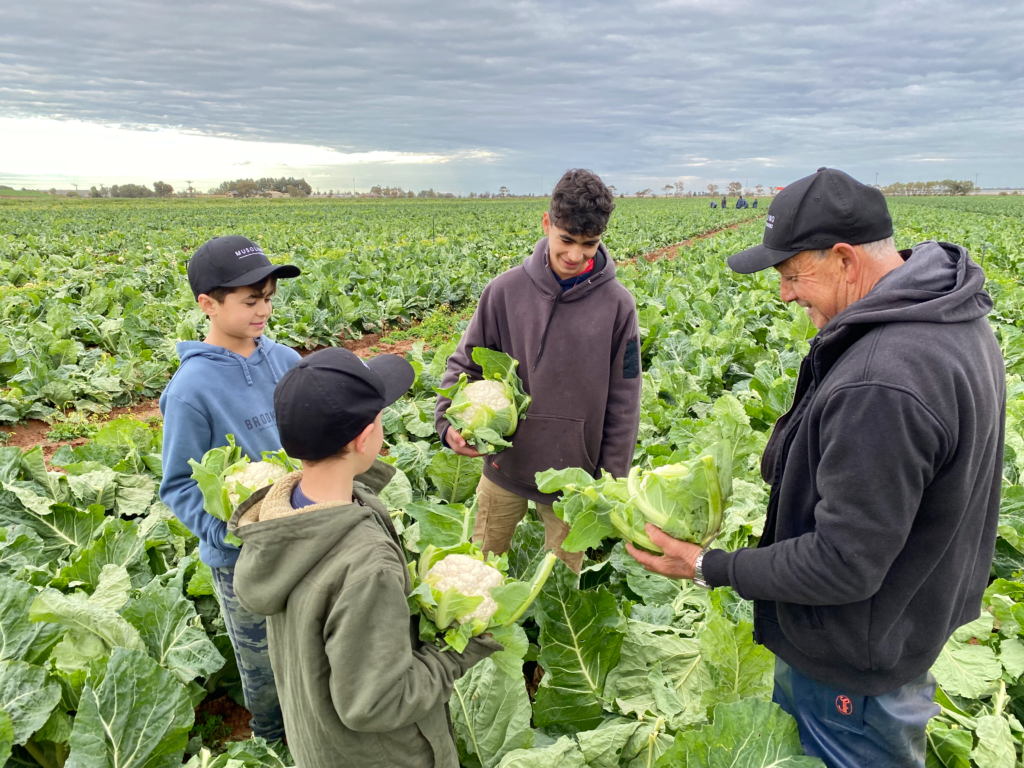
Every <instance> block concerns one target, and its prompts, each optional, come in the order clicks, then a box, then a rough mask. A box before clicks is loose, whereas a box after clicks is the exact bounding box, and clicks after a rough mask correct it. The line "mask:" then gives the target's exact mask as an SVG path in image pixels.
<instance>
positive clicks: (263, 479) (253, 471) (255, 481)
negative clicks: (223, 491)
mask: <svg viewBox="0 0 1024 768" xmlns="http://www.w3.org/2000/svg"><path fill="white" fill-rule="evenodd" d="M287 474H288V469H287V468H285V467H283V466H281V465H280V464H275V463H274V462H271V461H250V462H249V463H248V464H246V465H245V466H244V467H242V468H241V469H237V470H235V471H234V472H232V473H231V474H230V475H228V476H227V477H225V478H224V484H225V485H226V486H227V489H228V498H229V499H230V500H231V504H232V505H236V506H237V504H238V502H239V499H240V497H241V494H239V492H238V489H237V487H236V486H238V485H243V486H245V487H246V488H248V489H249V491H250V492H253V491H257V490H259V489H260V488H262V487H263V486H265V485H271V484H272V483H273V482H274V481H275V480H280V479H281V478H282V477H284V476H285V475H287Z"/></svg>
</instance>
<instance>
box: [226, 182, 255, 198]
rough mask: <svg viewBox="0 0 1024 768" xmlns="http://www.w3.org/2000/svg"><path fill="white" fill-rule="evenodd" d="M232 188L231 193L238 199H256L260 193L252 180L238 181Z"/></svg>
mask: <svg viewBox="0 0 1024 768" xmlns="http://www.w3.org/2000/svg"><path fill="white" fill-rule="evenodd" d="M234 187H235V188H234V190H232V191H234V192H237V193H238V196H239V197H256V195H257V194H259V192H260V189H259V186H257V184H256V182H255V181H253V180H252V179H240V180H239V181H236V182H235V183H234Z"/></svg>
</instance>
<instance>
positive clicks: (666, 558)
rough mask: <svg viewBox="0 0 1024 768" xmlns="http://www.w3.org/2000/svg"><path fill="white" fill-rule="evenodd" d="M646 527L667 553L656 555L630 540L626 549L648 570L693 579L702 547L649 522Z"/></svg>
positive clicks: (655, 541)
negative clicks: (673, 535) (680, 538)
mask: <svg viewBox="0 0 1024 768" xmlns="http://www.w3.org/2000/svg"><path fill="white" fill-rule="evenodd" d="M645 529H646V531H647V535H648V536H650V537H651V541H653V542H654V543H655V544H657V545H658V546H659V547H661V551H662V552H664V553H665V554H663V555H654V554H651V553H650V552H645V551H644V550H642V549H637V548H636V547H634V546H633V545H632V544H630V543H629V542H627V543H626V551H627V552H629V554H631V555H632V556H633V557H634V559H635V560H636V561H637V562H638V563H640V565H642V566H643V567H644V568H646V569H647V570H648V571H653V572H654V573H660V574H661V575H662V576H667V577H668V578H670V579H692V578H693V569H694V566H695V565H696V564H697V556H698V555H699V554H700V553H701V548H700V547H698V546H697V545H696V544H691V543H689V542H688V541H679V540H678V539H673V538H672V537H671V536H669V535H668V534H667V533H665V532H664V531H663V530H661V528H659V527H658V526H656V525H651V524H650V523H647V525H646V526H645Z"/></svg>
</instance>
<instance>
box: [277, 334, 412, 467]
mask: <svg viewBox="0 0 1024 768" xmlns="http://www.w3.org/2000/svg"><path fill="white" fill-rule="evenodd" d="M415 378H416V372H415V371H413V368H412V366H411V365H409V363H408V362H406V360H405V358H404V357H399V356H398V355H377V357H375V358H373V359H372V360H366V361H364V360H361V359H359V358H358V357H356V355H355V354H353V353H352V352H350V351H349V350H347V349H342V348H340V347H331V348H329V349H322V350H320V351H319V352H314V353H313V354H311V355H310V356H309V357H307V358H304V359H302V360H300V361H299V362H297V363H296V364H295V365H294V366H293V367H292V368H291V369H289V371H288V372H287V373H286V374H285V375H284V376H283V377H282V378H281V380H280V381H279V382H278V383H277V388H276V389H275V390H274V410H275V411H276V413H277V431H278V434H279V435H280V437H281V446H282V447H283V448H284V450H285V452H286V453H287V454H288V455H289V456H292V457H294V458H296V459H310V460H313V461H316V460H317V459H326V458H327V457H328V456H333V455H334V454H336V453H337V452H338V451H340V450H341V449H342V448H344V447H345V446H346V445H348V444H349V443H350V442H352V441H353V440H354V439H355V438H356V437H357V436H358V435H359V433H360V432H362V431H363V430H364V429H365V428H366V426H367V425H368V424H370V423H372V422H373V420H374V419H376V418H377V414H378V413H380V412H381V411H383V410H384V409H385V408H387V407H388V406H389V405H391V404H392V403H393V402H395V401H396V400H398V398H400V397H401V396H402V395H404V394H405V393H406V392H407V391H408V390H409V387H411V386H412V383H413V381H414V380H415Z"/></svg>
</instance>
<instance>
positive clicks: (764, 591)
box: [704, 242, 1006, 696]
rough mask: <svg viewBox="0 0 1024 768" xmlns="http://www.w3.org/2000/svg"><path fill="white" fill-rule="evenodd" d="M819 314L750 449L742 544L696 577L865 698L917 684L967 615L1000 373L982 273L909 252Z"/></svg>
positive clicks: (998, 442) (992, 509)
mask: <svg viewBox="0 0 1024 768" xmlns="http://www.w3.org/2000/svg"><path fill="white" fill-rule="evenodd" d="M901 253H902V255H903V257H904V259H906V263H905V264H903V265H902V266H901V267H899V268H898V269H895V270H893V271H892V272H890V273H888V274H887V275H886V276H885V277H883V278H882V279H881V280H880V281H879V282H878V283H877V284H876V285H875V287H874V288H873V289H872V290H871V291H870V292H869V293H868V294H867V296H865V297H864V298H862V299H861V300H860V301H857V302H855V303H853V304H851V305H850V306H849V307H847V308H846V309H845V310H843V311H842V312H840V313H839V314H838V315H836V317H834V318H833V319H832V320H831V322H829V324H828V325H827V326H825V328H823V329H822V331H821V333H819V334H818V336H817V338H815V339H814V341H813V342H812V344H811V351H810V353H809V354H808V355H807V357H806V358H805V359H804V361H803V363H802V364H801V367H800V376H799V379H798V382H797V390H796V397H795V400H794V405H793V408H792V409H791V410H790V412H789V413H787V414H786V415H785V416H783V417H782V418H781V419H780V420H779V421H778V423H777V424H776V426H775V430H774V432H773V434H772V437H771V439H770V440H769V442H768V446H767V448H766V450H765V453H764V456H763V459H762V462H761V473H762V476H763V477H764V479H765V481H766V482H768V483H770V484H771V486H772V490H771V495H770V498H769V504H768V518H767V520H766V522H765V528H764V534H763V536H762V538H761V542H760V545H759V547H758V548H757V549H740V550H738V551H736V552H732V553H727V552H723V551H717V550H712V551H711V552H709V553H708V554H707V555H706V556H705V558H704V575H705V577H706V579H707V581H708V583H710V584H711V585H713V586H721V585H726V584H728V585H731V586H732V587H733V588H734V589H736V591H737V592H739V594H740V595H742V596H743V597H744V598H746V599H752V600H753V601H754V630H755V637H756V638H757V640H758V641H759V642H762V643H764V645H765V646H767V647H768V648H770V649H771V650H772V651H774V652H775V653H776V654H777V655H778V656H779V657H780V658H782V659H783V660H784V661H786V662H787V663H789V664H790V665H791V666H793V667H795V668H797V669H798V670H800V671H801V672H802V673H804V674H805V675H807V676H809V677H811V678H813V679H815V680H818V681H821V682H824V683H827V684H829V685H832V686H837V687H841V689H842V691H843V692H844V693H846V694H858V695H866V696H875V695H880V694H884V693H887V692H889V691H893V690H895V689H896V688H898V687H900V686H902V685H903V684H904V683H906V682H908V681H910V680H912V679H914V678H916V677H918V676H919V675H921V674H923V673H924V672H926V671H927V670H928V669H929V668H930V667H931V665H932V664H933V663H934V661H935V659H936V658H937V657H938V655H939V653H940V652H941V649H942V646H943V645H944V644H945V642H946V640H947V639H948V638H949V637H950V635H951V634H952V633H953V630H955V629H956V628H957V627H959V626H960V625H962V624H965V623H967V622H969V621H971V620H973V619H975V618H977V616H978V614H979V610H980V607H981V598H982V594H983V593H984V591H985V587H986V586H987V584H988V578H989V570H990V568H991V564H992V556H993V551H994V547H995V539H996V526H997V523H998V518H999V497H1000V489H1001V480H1002V458H1003V436H1004V426H1005V425H1004V422H1005V411H1006V372H1005V369H1004V364H1003V359H1002V355H1001V353H1000V349H999V345H998V343H997V342H996V338H995V334H994V333H993V332H992V328H991V327H990V325H989V322H988V319H987V315H988V313H989V311H990V310H991V309H992V300H991V299H990V298H989V295H988V294H987V293H986V292H985V290H984V283H985V275H984V273H983V272H982V270H981V268H980V267H979V266H978V265H977V264H975V263H974V262H973V261H971V259H970V257H969V256H968V255H967V251H966V250H964V249H963V248H961V247H959V246H956V245H951V244H949V243H936V242H927V243H922V244H921V245H919V246H917V247H916V248H914V249H913V251H903V252H901Z"/></svg>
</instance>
